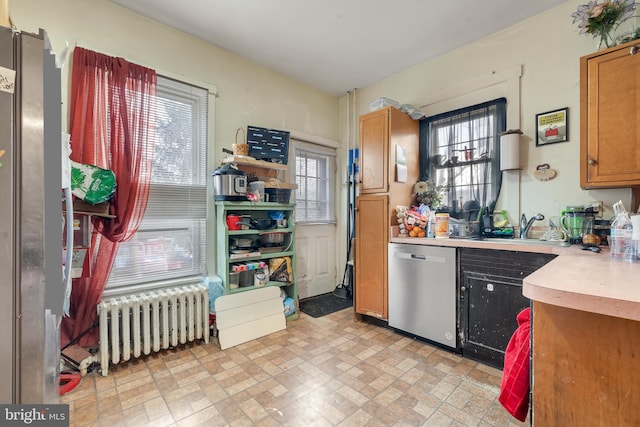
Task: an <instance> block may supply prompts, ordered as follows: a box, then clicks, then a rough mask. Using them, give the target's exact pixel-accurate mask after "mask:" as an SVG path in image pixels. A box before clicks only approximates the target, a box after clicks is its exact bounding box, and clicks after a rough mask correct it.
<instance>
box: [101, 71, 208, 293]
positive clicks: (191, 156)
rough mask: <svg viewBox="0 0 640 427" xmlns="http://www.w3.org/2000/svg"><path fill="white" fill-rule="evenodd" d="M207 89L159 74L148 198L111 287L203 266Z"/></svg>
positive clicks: (156, 281) (134, 286) (196, 272)
mask: <svg viewBox="0 0 640 427" xmlns="http://www.w3.org/2000/svg"><path fill="white" fill-rule="evenodd" d="M207 102H208V91H207V90H206V89H203V88H199V87H195V86H192V85H189V84H186V83H182V82H179V81H176V80H172V79H169V78H166V77H162V76H158V95H157V106H156V111H157V118H156V121H157V126H156V129H155V145H154V147H155V152H154V157H153V170H152V177H151V188H150V191H149V202H148V206H147V210H146V212H145V215H144V219H143V220H142V223H141V225H140V228H139V229H138V232H137V233H136V235H135V236H134V237H133V238H132V239H131V240H130V241H128V242H125V243H123V244H121V245H120V248H119V249H118V255H117V257H116V260H115V263H114V266H113V269H112V271H111V275H110V277H109V281H108V283H107V289H111V290H114V289H117V290H118V291H120V290H126V291H127V292H128V291H134V290H138V289H140V288H153V287H161V286H164V285H166V284H167V283H168V284H171V283H174V282H176V283H177V282H182V281H189V280H197V278H199V277H200V276H201V275H203V274H204V272H205V232H206V200H207V199H206V179H207V175H206V158H207V155H206V147H207V127H208V124H207V115H208V113H207V109H208V104H207Z"/></svg>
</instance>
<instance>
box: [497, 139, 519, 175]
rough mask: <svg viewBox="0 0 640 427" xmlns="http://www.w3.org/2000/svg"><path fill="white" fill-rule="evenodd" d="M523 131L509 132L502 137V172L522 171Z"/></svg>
mask: <svg viewBox="0 0 640 427" xmlns="http://www.w3.org/2000/svg"><path fill="white" fill-rule="evenodd" d="M521 134H522V131H520V129H517V130H508V131H506V132H503V133H502V134H501V135H500V170H501V171H508V170H514V169H520V135H521Z"/></svg>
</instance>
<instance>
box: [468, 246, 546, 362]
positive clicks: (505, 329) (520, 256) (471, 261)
mask: <svg viewBox="0 0 640 427" xmlns="http://www.w3.org/2000/svg"><path fill="white" fill-rule="evenodd" d="M554 258H555V255H550V254H537V253H527V252H511V251H499V250H490V249H475V248H461V249H460V257H459V260H460V264H459V265H460V281H459V283H460V293H459V295H460V300H459V304H458V325H459V338H460V346H461V348H462V354H463V356H466V357H469V358H472V359H476V360H479V361H482V362H485V363H487V364H488V365H491V366H494V367H496V368H499V369H502V368H503V364H504V352H505V350H506V348H507V344H508V343H509V340H510V339H511V336H512V335H513V333H514V332H515V331H516V329H517V328H518V322H517V320H516V316H517V315H518V313H520V311H522V310H523V309H525V308H526V307H529V304H530V301H529V299H528V298H526V297H525V296H524V295H522V279H523V278H524V277H526V276H528V275H529V274H531V273H533V272H534V271H536V270H537V269H538V268H540V267H542V266H543V265H545V264H546V263H548V262H549V261H551V260H552V259H554Z"/></svg>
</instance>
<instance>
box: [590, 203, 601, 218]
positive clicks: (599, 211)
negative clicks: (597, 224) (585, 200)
mask: <svg viewBox="0 0 640 427" xmlns="http://www.w3.org/2000/svg"><path fill="white" fill-rule="evenodd" d="M591 206H593V207H595V208H596V209H598V214H597V216H598V217H602V215H603V214H604V203H603V202H602V200H599V201H596V202H591Z"/></svg>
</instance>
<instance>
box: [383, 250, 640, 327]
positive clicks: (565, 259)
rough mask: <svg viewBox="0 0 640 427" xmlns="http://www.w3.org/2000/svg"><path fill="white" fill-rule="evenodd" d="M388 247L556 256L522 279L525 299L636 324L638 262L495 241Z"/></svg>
mask: <svg viewBox="0 0 640 427" xmlns="http://www.w3.org/2000/svg"><path fill="white" fill-rule="evenodd" d="M390 241H391V242H392V243H407V244H414V245H433V246H449V247H467V248H481V249H496V250H506V251H521V252H537V253H549V254H556V255H558V256H557V257H556V258H555V259H554V260H553V261H551V262H549V263H548V264H546V265H545V266H544V267H542V268H540V269H539V270H537V271H536V272H534V273H532V274H530V275H529V276H527V277H525V278H524V280H523V290H522V293H523V294H524V296H526V297H527V298H530V299H532V300H535V301H540V302H543V303H547V304H553V305H556V306H560V307H565V308H571V309H575V310H582V311H586V312H591V313H598V314H604V315H607V316H614V317H620V318H623V319H630V320H635V321H640V263H634V264H631V263H626V262H620V261H613V260H611V258H610V254H609V251H608V249H607V248H603V250H602V252H600V253H594V252H591V251H584V250H581V249H580V248H579V247H578V246H577V245H572V246H568V247H562V246H549V245H546V244H545V243H543V242H541V243H540V244H539V245H537V244H536V243H535V242H531V241H529V242H528V243H527V244H524V245H521V244H518V243H517V239H515V240H514V241H509V242H505V241H501V240H500V239H486V240H471V239H454V238H449V239H427V238H419V237H392V238H391V239H390Z"/></svg>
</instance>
